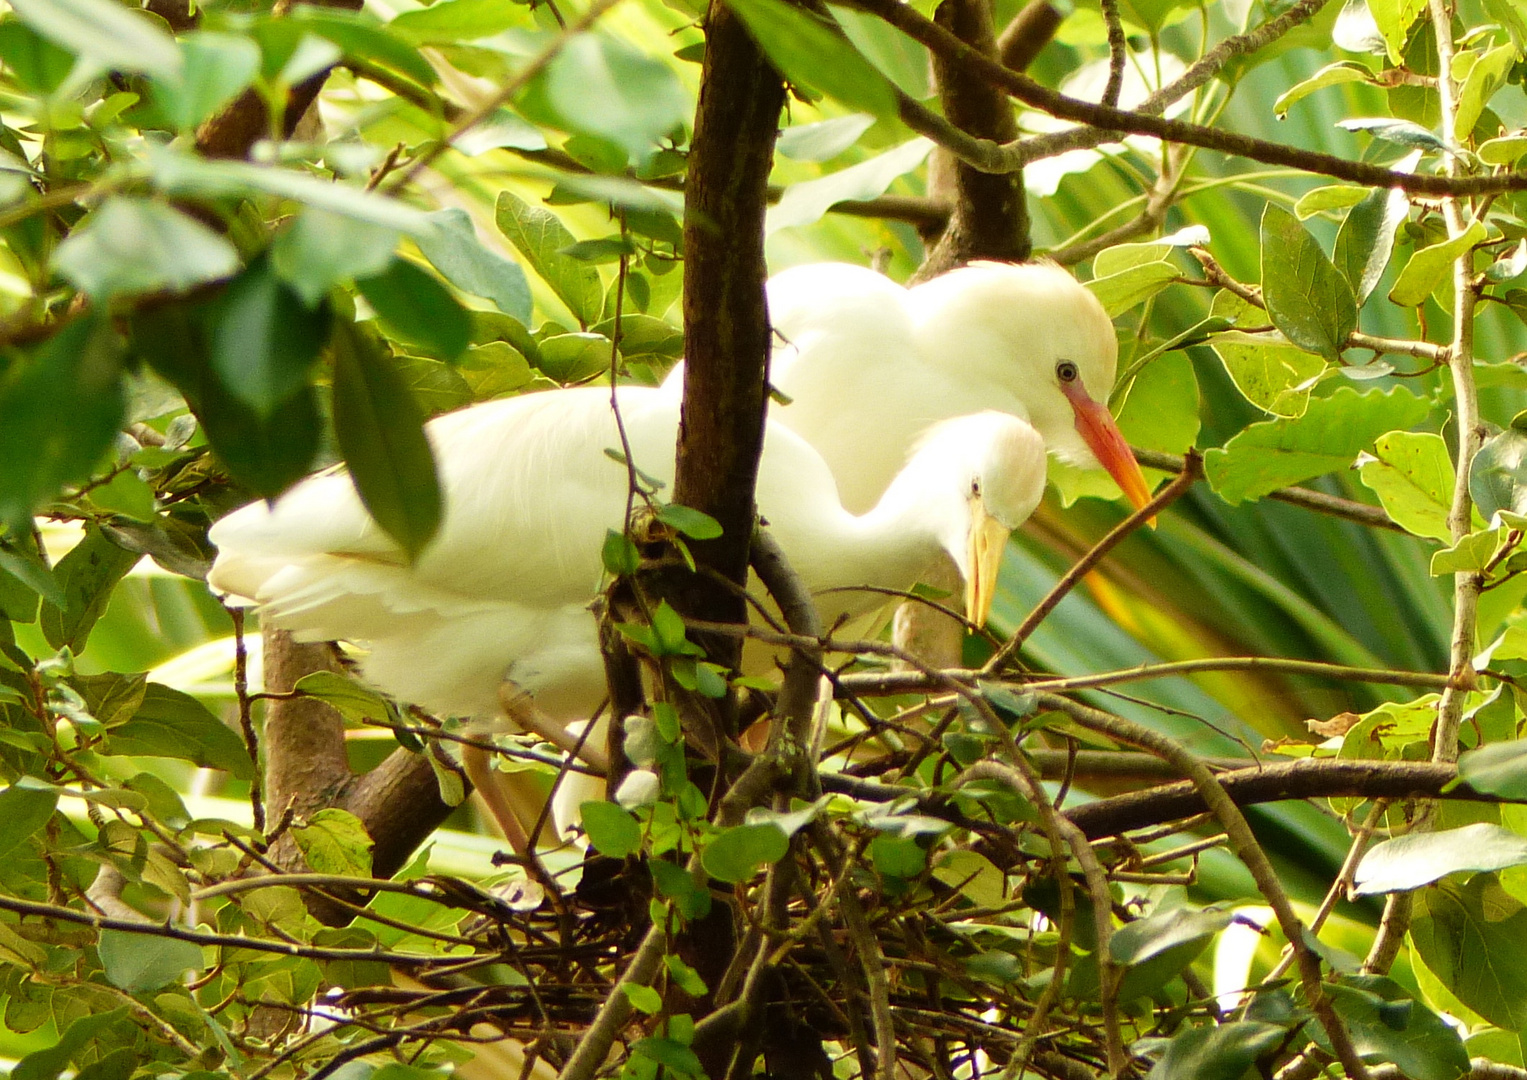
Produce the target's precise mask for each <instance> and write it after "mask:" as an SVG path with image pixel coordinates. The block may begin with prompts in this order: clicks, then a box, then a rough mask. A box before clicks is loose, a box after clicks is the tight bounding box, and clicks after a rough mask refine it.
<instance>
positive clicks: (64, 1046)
mask: <svg viewBox="0 0 1527 1080" xmlns="http://www.w3.org/2000/svg"><path fill="white" fill-rule="evenodd" d="M127 1012H128V1010H127V1006H125V1005H124V1006H122V1007H121V1008H117V1009H111V1010H110V1011H107V1012H92V1013H87V1014H86V1015H84V1016H80V1017H79V1018H78V1019H75V1020H73V1021H72V1022H70V1024H69V1026H68V1028H67V1029H66V1030H65V1031H64V1033H63V1035H61V1036H60V1037H59V1040H58V1042H56V1043H54V1044H53V1045H52V1046H50V1047H47V1048H46V1049H43V1050H34V1051H33V1052H32V1053H30V1054H28V1055H27V1056H26V1057H24V1058H22V1059H21V1060H20V1061H18V1062H17V1063H16V1067H15V1069H14V1070H12V1072H11V1080H57V1078H58V1074H59V1073H61V1072H63V1071H64V1069H65V1068H67V1067H68V1065H69V1063H70V1062H71V1061H73V1060H74V1059H75V1055H77V1054H79V1052H80V1051H82V1050H84V1049H85V1048H86V1047H87V1046H89V1045H90V1044H91V1043H92V1042H94V1041H95V1040H96V1039H97V1038H98V1037H99V1036H101V1035H102V1034H104V1033H105V1032H106V1031H107V1030H108V1029H110V1028H111V1027H113V1026H114V1025H116V1024H117V1023H120V1022H122V1021H126V1020H127Z"/></svg>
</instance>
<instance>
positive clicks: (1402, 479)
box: [1358, 431, 1454, 543]
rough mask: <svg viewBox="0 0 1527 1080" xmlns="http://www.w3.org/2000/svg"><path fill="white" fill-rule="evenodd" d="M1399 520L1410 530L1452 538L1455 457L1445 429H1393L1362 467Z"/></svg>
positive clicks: (1435, 537)
mask: <svg viewBox="0 0 1527 1080" xmlns="http://www.w3.org/2000/svg"><path fill="white" fill-rule="evenodd" d="M1358 472H1359V475H1361V476H1362V479H1363V483H1364V484H1366V485H1367V486H1368V487H1369V488H1370V489H1372V491H1373V492H1374V493H1375V494H1376V495H1378V497H1379V502H1381V503H1383V504H1384V509H1385V511H1386V512H1388V514H1389V516H1390V517H1391V518H1393V519H1394V521H1395V523H1396V524H1398V525H1399V526H1400V527H1401V528H1403V529H1405V530H1406V531H1407V532H1411V533H1414V534H1415V535H1417V536H1427V537H1430V538H1432V539H1433V540H1441V541H1442V542H1444V543H1451V542H1452V539H1453V533H1452V530H1451V529H1449V528H1448V523H1447V519H1448V513H1449V512H1450V510H1451V508H1452V504H1453V483H1454V473H1453V459H1452V458H1451V457H1450V456H1449V455H1448V450H1447V444H1446V443H1445V442H1443V440H1442V436H1441V435H1433V434H1431V433H1429V432H1410V431H1391V432H1389V433H1388V434H1385V435H1380V436H1379V437H1378V438H1377V439H1376V440H1374V444H1373V451H1372V454H1371V456H1369V457H1367V458H1365V460H1364V461H1363V464H1362V467H1361V468H1360V469H1359V470H1358Z"/></svg>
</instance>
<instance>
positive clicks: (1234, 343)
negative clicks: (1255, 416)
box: [1212, 331, 1326, 416]
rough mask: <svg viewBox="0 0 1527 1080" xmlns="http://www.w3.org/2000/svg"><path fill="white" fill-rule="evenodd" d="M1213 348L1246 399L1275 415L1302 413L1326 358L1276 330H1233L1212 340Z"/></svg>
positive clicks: (1298, 414) (1297, 414)
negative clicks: (1278, 333)
mask: <svg viewBox="0 0 1527 1080" xmlns="http://www.w3.org/2000/svg"><path fill="white" fill-rule="evenodd" d="M1212 344H1213V346H1214V352H1215V354H1216V355H1218V356H1219V358H1220V362H1221V363H1222V364H1224V365H1225V371H1226V372H1227V373H1229V375H1230V379H1231V381H1232V382H1234V383H1235V388H1236V389H1237V390H1239V391H1240V392H1241V393H1242V394H1244V395H1245V397H1246V400H1247V401H1249V402H1251V403H1252V404H1253V405H1255V406H1256V407H1257V408H1259V409H1262V410H1263V411H1265V412H1270V413H1272V414H1273V415H1275V416H1301V415H1303V414H1304V410H1305V408H1306V407H1307V406H1308V405H1309V401H1310V388H1311V387H1312V386H1313V385H1314V382H1315V379H1316V378H1317V377H1318V376H1319V375H1320V373H1321V372H1323V371H1324V370H1325V368H1326V365H1325V361H1324V360H1322V359H1321V358H1320V357H1318V356H1312V355H1311V354H1310V353H1307V352H1305V351H1304V350H1303V349H1300V348H1297V347H1295V346H1293V345H1290V344H1289V343H1288V342H1287V341H1285V340H1284V339H1283V338H1282V337H1281V336H1280V335H1277V334H1243V333H1241V332H1240V331H1233V332H1231V333H1228V334H1220V335H1218V336H1217V337H1215V338H1214V340H1213V343H1212Z"/></svg>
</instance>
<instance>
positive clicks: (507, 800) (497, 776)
mask: <svg viewBox="0 0 1527 1080" xmlns="http://www.w3.org/2000/svg"><path fill="white" fill-rule="evenodd" d="M461 767H462V770H463V771H464V772H465V773H466V774H467V779H468V780H470V781H472V787H473V788H474V789H476V791H477V794H478V797H479V798H481V799H482V801H483V805H484V806H485V807H487V809H488V814H489V815H490V816H491V817H492V818H493V820H494V821H496V822H497V823H498V827H499V831H500V832H502V833H503V834H504V839H505V840H506V841H507V842H508V844H509V846H510V847H511V848H513V849H514V853H515V854H516V855H524V854H526V853H527V852H528V851H529V850H530V837H529V835H528V834H527V833H526V831H525V825H524V823H523V822H521V821H520V818H519V815H518V814H517V813H516V811H515V807H516V806H517V805H521V804H522V803H524V800H523V799H520V798H517V797H516V796H517V795H518V794H520V793H519V792H514V791H512V790H511V788H513V787H515V786H518V785H515V784H514V783H513V778H512V777H510V776H509V775H508V774H506V773H501V772H499V771H498V770H497V769H495V768H494V767H493V760H492V756H491V754H490V752H489V751H487V750H484V749H483V748H482V747H480V746H473V745H472V744H471V743H467V744H466V745H465V746H463V747H462V752H461ZM529 805H531V806H534V807H535V808H536V810H537V812H539V810H540V801H538V800H536V799H531V800H530V804H529Z"/></svg>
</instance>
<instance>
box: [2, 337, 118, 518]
mask: <svg viewBox="0 0 1527 1080" xmlns="http://www.w3.org/2000/svg"><path fill="white" fill-rule="evenodd" d="M121 353H122V347H121V342H120V340H119V339H118V338H117V336H116V333H115V332H114V331H113V330H112V328H111V324H110V322H109V321H108V320H106V319H100V318H91V317H86V318H80V319H76V320H74V321H73V322H70V323H68V324H66V325H65V326H64V327H63V328H62V329H60V330H59V331H58V332H57V333H55V334H54V335H53V336H52V338H50V339H49V340H48V341H46V342H44V343H43V344H42V346H41V347H40V348H38V350H37V352H36V353H35V354H34V355H33V356H32V357H31V358H30V359H29V360H20V361H19V362H17V361H13V362H12V363H11V365H10V369H9V370H8V371H6V372H5V373H4V374H3V375H0V461H3V462H5V467H4V468H0V522H10V523H13V524H14V523H19V522H24V521H26V520H27V519H28V518H30V516H31V514H32V512H33V511H34V510H36V509H37V508H38V507H39V506H40V505H41V504H42V503H43V502H45V501H46V500H48V499H50V498H52V497H53V496H55V495H56V494H57V493H58V490H59V488H61V487H62V486H63V485H64V484H70V483H78V482H80V481H83V480H84V479H85V478H86V477H88V476H89V475H90V470H91V468H92V467H93V466H94V465H95V464H96V462H97V461H99V460H100V458H101V455H103V454H104V453H105V452H106V450H107V449H108V448H109V447H110V446H111V442H112V439H113V438H114V437H115V436H116V433H117V429H118V428H119V427H120V425H121V424H122V422H123V419H124V413H125V411H126V407H127V402H126V394H125V393H124V391H123V388H122V380H121V368H120V358H121Z"/></svg>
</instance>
